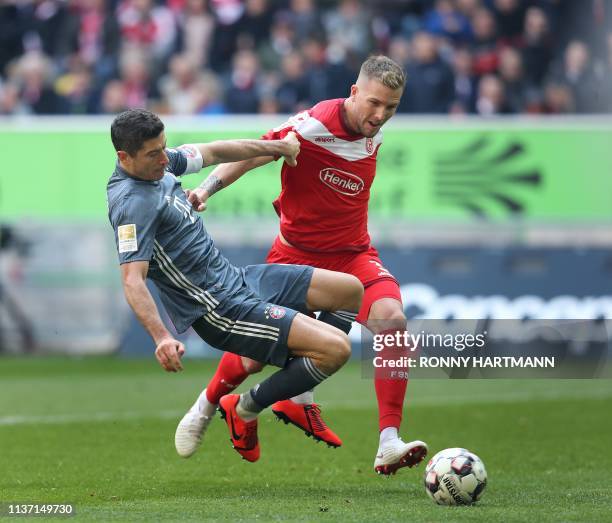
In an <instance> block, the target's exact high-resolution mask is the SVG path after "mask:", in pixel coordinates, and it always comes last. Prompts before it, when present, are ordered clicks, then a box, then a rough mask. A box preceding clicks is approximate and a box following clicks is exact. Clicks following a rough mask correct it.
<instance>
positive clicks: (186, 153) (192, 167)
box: [166, 144, 204, 176]
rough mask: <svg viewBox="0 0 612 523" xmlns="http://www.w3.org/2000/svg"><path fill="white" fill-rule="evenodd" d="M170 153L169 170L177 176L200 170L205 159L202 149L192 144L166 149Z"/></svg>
mask: <svg viewBox="0 0 612 523" xmlns="http://www.w3.org/2000/svg"><path fill="white" fill-rule="evenodd" d="M166 154H167V155H168V160H169V162H168V167H167V168H166V170H167V171H169V172H171V173H172V174H174V175H176V176H182V175H184V174H192V173H197V172H200V170H201V169H202V167H203V165H204V159H203V158H202V154H201V153H200V150H199V149H198V148H197V147H196V146H195V145H191V144H186V145H181V146H180V147H177V148H175V149H166Z"/></svg>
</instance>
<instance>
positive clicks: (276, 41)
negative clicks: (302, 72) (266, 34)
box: [259, 11, 295, 70]
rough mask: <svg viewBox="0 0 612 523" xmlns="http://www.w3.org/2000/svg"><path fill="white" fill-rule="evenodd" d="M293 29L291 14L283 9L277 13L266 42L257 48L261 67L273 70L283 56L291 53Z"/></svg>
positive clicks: (293, 37) (293, 44) (293, 36)
mask: <svg viewBox="0 0 612 523" xmlns="http://www.w3.org/2000/svg"><path fill="white" fill-rule="evenodd" d="M294 42H295V30H294V27H293V22H292V18H291V16H289V14H288V13H286V12H285V11H281V12H280V13H277V15H276V17H275V19H274V22H273V24H272V28H271V30H270V38H269V40H268V42H267V43H266V44H264V45H262V46H261V47H260V48H259V55H260V57H261V64H262V67H263V68H264V69H266V70H275V69H277V68H278V64H279V63H281V62H282V60H283V57H285V56H287V55H288V54H289V53H291V52H292V51H293V49H294V47H295V43H294Z"/></svg>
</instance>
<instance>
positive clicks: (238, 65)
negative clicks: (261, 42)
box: [225, 49, 260, 114]
mask: <svg viewBox="0 0 612 523" xmlns="http://www.w3.org/2000/svg"><path fill="white" fill-rule="evenodd" d="M259 102H260V96H259V59H258V58H257V55H256V54H255V53H254V52H253V51H249V50H246V49H245V50H243V51H238V52H237V53H236V55H235V56H234V59H233V61H232V70H231V71H230V74H229V76H228V78H227V80H226V85H225V107H226V109H227V112H229V113H234V114H248V113H257V112H258V109H259Z"/></svg>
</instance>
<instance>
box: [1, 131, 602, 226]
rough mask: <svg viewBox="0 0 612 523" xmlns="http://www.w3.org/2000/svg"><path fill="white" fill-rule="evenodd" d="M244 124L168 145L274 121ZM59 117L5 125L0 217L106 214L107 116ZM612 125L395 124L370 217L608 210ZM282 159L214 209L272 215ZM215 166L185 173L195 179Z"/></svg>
mask: <svg viewBox="0 0 612 523" xmlns="http://www.w3.org/2000/svg"><path fill="white" fill-rule="evenodd" d="M250 122H251V123H250V125H248V126H246V127H244V129H243V130H236V128H235V126H234V127H233V128H232V129H231V130H230V129H228V128H226V129H224V127H223V125H222V124H223V119H220V120H217V124H215V125H214V127H216V129H215V130H214V131H211V127H213V126H211V125H210V124H209V123H206V124H204V123H203V124H202V125H201V127H202V129H203V130H199V129H198V128H199V127H200V126H199V125H197V124H191V125H189V126H187V127H185V126H180V127H179V126H177V127H178V130H175V131H174V132H173V126H172V123H171V122H167V129H168V132H167V136H168V144H169V145H170V146H172V145H180V144H182V143H193V142H201V141H211V140H219V139H227V138H252V137H257V136H259V135H260V134H261V133H262V132H263V131H265V130H267V128H268V127H267V125H268V122H265V124H264V123H263V122H261V123H262V125H261V127H259V126H258V123H259V122H258V120H257V119H253V120H251V121H250ZM70 123H71V126H68V127H67V125H66V123H63V124H62V125H61V126H60V125H58V126H57V129H54V128H53V124H52V123H48V122H47V123H46V124H45V127H44V129H41V128H39V127H36V124H32V127H30V126H19V127H16V126H14V125H9V124H6V122H5V123H4V125H0V140H1V141H0V143H2V151H3V153H4V154H3V155H2V156H3V166H2V174H1V178H0V219H2V220H18V219H22V218H32V219H45V220H46V219H55V218H57V219H64V218H67V219H93V220H95V219H106V194H105V186H106V181H107V179H108V177H109V175H110V174H111V172H112V170H113V167H114V161H115V154H114V151H113V148H112V145H111V143H110V139H109V133H108V131H107V128H108V127H107V123H106V121H105V125H104V126H102V125H101V124H98V125H96V126H93V127H90V126H82V127H79V124H78V122H75V123H73V122H70ZM611 131H612V125H607V124H601V123H598V124H593V125H586V124H584V123H578V124H574V123H572V122H560V123H558V124H555V125H553V124H551V123H547V124H545V125H536V124H533V123H531V122H529V121H519V122H518V123H517V122H513V123H508V124H507V125H506V124H504V123H503V122H502V123H500V122H496V123H495V125H494V126H491V127H489V126H487V124H486V123H480V124H478V125H464V126H458V125H455V124H452V125H451V123H447V124H442V123H440V124H436V125H419V123H418V122H409V123H406V122H400V124H395V123H394V122H393V125H392V124H389V126H388V128H386V129H385V134H384V142H383V146H382V148H381V149H380V151H379V155H378V171H377V176H376V180H375V182H374V186H373V189H372V199H371V205H370V216H371V217H399V218H403V219H408V220H435V221H469V220H474V219H490V220H494V221H500V220H501V221H503V220H508V219H513V220H516V219H529V220H541V221H548V220H574V221H597V222H602V221H607V220H611V219H612V140H611V138H612V132H611ZM279 170H280V165H279V164H278V163H273V164H270V165H267V166H264V167H262V168H260V169H258V170H257V171H253V172H251V173H249V174H247V175H246V176H245V177H243V178H242V179H240V180H239V181H238V182H236V183H235V184H234V185H233V186H232V187H231V188H229V189H227V190H224V191H222V192H221V193H219V194H217V195H215V197H214V200H212V201H211V203H210V205H209V210H208V211H207V213H209V215H210V216H218V217H224V216H242V217H248V218H252V217H265V216H269V217H270V216H273V213H274V211H273V209H272V206H271V202H272V200H273V199H274V198H275V197H276V196H277V194H278V191H279V187H280V183H279V175H278V174H279ZM209 171H210V168H209V169H207V170H205V171H203V172H202V173H200V174H195V175H190V176H187V177H185V178H184V182H183V185H184V186H185V188H191V187H193V186H195V185H197V184H198V183H199V182H200V181H201V180H202V179H203V178H204V177H205V175H206V173H207V172H209Z"/></svg>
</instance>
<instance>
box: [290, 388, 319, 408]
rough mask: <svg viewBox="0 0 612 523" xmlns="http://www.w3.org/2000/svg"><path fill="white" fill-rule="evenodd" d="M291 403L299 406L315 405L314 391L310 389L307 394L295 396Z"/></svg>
mask: <svg viewBox="0 0 612 523" xmlns="http://www.w3.org/2000/svg"><path fill="white" fill-rule="evenodd" d="M291 401H293V403H298V404H299V405H310V404H311V403H314V391H313V390H312V389H310V390H307V391H306V392H302V394H298V395H297V396H293V398H291Z"/></svg>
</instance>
